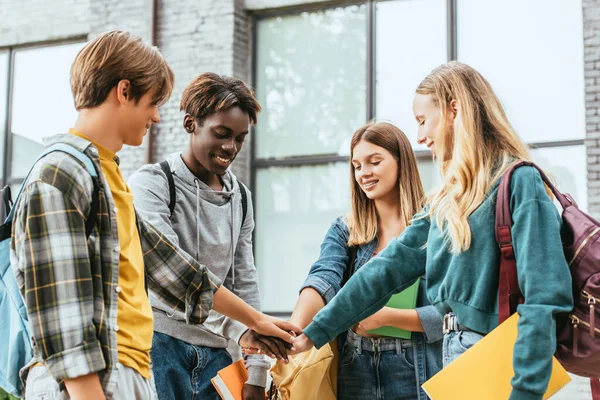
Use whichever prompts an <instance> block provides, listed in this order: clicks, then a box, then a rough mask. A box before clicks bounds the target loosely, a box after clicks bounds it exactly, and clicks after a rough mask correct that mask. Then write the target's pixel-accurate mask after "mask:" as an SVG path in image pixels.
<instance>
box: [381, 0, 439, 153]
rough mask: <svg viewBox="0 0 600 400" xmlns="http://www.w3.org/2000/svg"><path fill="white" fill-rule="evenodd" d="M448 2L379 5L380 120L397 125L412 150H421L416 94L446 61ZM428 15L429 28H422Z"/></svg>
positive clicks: (426, 0) (427, 0)
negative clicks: (414, 100) (419, 87)
mask: <svg viewBox="0 0 600 400" xmlns="http://www.w3.org/2000/svg"><path fill="white" fill-rule="evenodd" d="M446 3H447V2H446V0H402V1H389V2H381V3H377V24H376V36H375V37H376V40H377V44H376V46H375V51H376V56H375V57H376V58H375V68H376V71H375V73H376V80H377V84H376V90H375V94H376V97H377V99H376V102H377V104H376V110H377V112H376V114H377V119H378V120H388V121H390V122H392V123H393V124H395V125H396V126H398V127H399V128H400V129H401V130H402V131H403V132H404V133H405V134H406V135H407V136H408V138H409V140H410V142H411V144H412V145H413V147H416V146H417V123H416V122H415V117H414V115H413V111H412V103H413V98H414V95H415V89H416V88H417V86H418V85H419V83H421V81H422V80H423V78H425V77H426V76H427V75H428V74H429V73H430V72H431V70H432V69H434V68H435V67H437V66H438V65H440V64H443V63H445V62H446V61H447V53H448V51H447V38H446V37H447V28H446ZM425 15H426V16H427V29H422V27H423V19H422V18H423V16H425ZM415 35H418V40H416V39H415Z"/></svg>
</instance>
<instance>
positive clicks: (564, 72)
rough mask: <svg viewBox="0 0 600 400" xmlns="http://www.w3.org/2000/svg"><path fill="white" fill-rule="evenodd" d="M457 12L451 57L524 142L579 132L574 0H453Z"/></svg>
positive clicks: (579, 42) (578, 23) (578, 16)
mask: <svg viewBox="0 0 600 400" xmlns="http://www.w3.org/2000/svg"><path fill="white" fill-rule="evenodd" d="M491 16H493V18H492V17H491ZM457 18H458V59H459V60H460V61H462V62H465V63H467V64H470V65H471V66H473V67H474V68H477V69H478V70H479V71H480V72H481V73H482V74H483V76H485V77H486V78H487V79H488V80H489V81H490V83H491V85H492V87H493V88H494V90H495V91H496V93H497V94H498V96H499V97H500V100H501V101H502V102H503V104H504V106H505V107H506V112H507V114H508V117H509V119H510V121H511V123H512V124H513V125H514V127H515V128H516V130H517V132H518V133H519V134H520V135H521V137H522V138H523V139H524V140H525V141H526V142H528V143H532V142H548V141H555V140H568V139H583V138H585V104H584V101H585V93H584V77H583V70H584V68H583V64H584V62H583V35H582V32H583V27H582V13H581V0H569V1H565V0H527V1H522V0H504V1H496V2H492V1H481V0H459V1H458V16H457ZM507 27H510V28H509V29H507Z"/></svg>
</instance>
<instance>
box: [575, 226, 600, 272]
mask: <svg viewBox="0 0 600 400" xmlns="http://www.w3.org/2000/svg"><path fill="white" fill-rule="evenodd" d="M598 231H600V227H596V228H595V229H594V230H593V231H592V232H591V233H590V234H589V235H587V237H586V238H585V239H584V240H583V242H581V244H580V245H579V247H577V251H576V252H575V255H574V256H573V258H572V259H571V262H570V263H569V267H570V266H571V264H573V262H574V261H575V259H576V258H577V256H578V255H579V252H580V251H581V250H582V249H583V247H584V246H585V245H586V244H587V242H588V241H589V240H590V239H591V238H592V236H594V235H595V234H596V233H597V232H598Z"/></svg>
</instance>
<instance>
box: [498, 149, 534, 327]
mask: <svg viewBox="0 0 600 400" xmlns="http://www.w3.org/2000/svg"><path fill="white" fill-rule="evenodd" d="M522 165H527V163H526V162H524V161H523V162H519V163H517V164H515V165H514V166H512V167H511V168H510V169H509V170H508V171H506V172H505V173H504V175H503V176H502V179H501V180H500V186H499V187H498V197H497V199H496V242H498V246H499V247H500V274H499V281H498V324H501V323H502V322H504V321H505V320H506V319H507V318H508V317H510V316H511V314H512V313H514V312H515V311H516V308H517V305H518V304H519V302H520V301H521V299H522V298H523V295H522V294H521V289H520V288H519V280H518V277H517V264H516V261H515V252H514V250H513V244H512V234H511V228H512V218H511V214H510V179H511V177H512V174H513V172H514V170H515V169H517V168H519V167H520V166H522Z"/></svg>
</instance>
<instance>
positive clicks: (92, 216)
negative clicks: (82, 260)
mask: <svg viewBox="0 0 600 400" xmlns="http://www.w3.org/2000/svg"><path fill="white" fill-rule="evenodd" d="M92 181H93V182H94V191H93V192H92V204H90V212H89V213H88V215H87V218H86V219H85V236H86V237H88V238H89V237H90V235H91V234H92V231H93V230H94V227H95V226H96V222H98V210H99V208H100V181H99V180H98V177H94V176H92Z"/></svg>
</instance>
